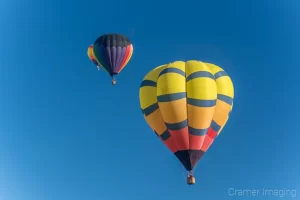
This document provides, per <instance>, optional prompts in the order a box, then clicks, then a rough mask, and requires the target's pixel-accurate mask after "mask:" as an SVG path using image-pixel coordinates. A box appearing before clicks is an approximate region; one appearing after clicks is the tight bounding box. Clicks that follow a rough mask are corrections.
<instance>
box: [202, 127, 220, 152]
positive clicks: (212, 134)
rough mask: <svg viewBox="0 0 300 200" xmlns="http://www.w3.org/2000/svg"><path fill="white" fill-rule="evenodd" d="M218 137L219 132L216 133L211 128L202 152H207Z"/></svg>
mask: <svg viewBox="0 0 300 200" xmlns="http://www.w3.org/2000/svg"><path fill="white" fill-rule="evenodd" d="M216 136H217V132H216V131H214V130H213V129H212V128H209V129H208V132H207V135H206V137H205V140H204V143H203V146H202V147H201V150H202V151H204V152H206V151H207V149H208V148H209V147H210V145H211V144H212V143H213V141H214V139H215V137H216Z"/></svg>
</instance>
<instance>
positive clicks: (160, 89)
mask: <svg viewBox="0 0 300 200" xmlns="http://www.w3.org/2000/svg"><path fill="white" fill-rule="evenodd" d="M170 66H171V67H170ZM172 68H177V69H180V70H182V71H183V72H184V62H174V63H171V64H169V65H168V66H167V67H165V68H164V69H172ZM185 91H186V88H185V77H184V76H182V75H180V74H178V73H174V72H168V73H165V74H163V75H161V76H160V77H159V78H158V81H157V96H160V95H164V94H173V93H178V92H185Z"/></svg>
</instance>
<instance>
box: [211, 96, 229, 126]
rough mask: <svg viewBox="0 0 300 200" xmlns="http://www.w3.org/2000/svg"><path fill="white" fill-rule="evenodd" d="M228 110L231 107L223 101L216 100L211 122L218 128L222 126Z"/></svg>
mask: <svg viewBox="0 0 300 200" xmlns="http://www.w3.org/2000/svg"><path fill="white" fill-rule="evenodd" d="M230 110H231V105H228V104H227V103H225V102H223V101H220V100H217V105H216V109H215V113H214V117H213V120H214V121H215V122H216V123H217V124H218V125H219V126H224V125H225V123H226V120H227V118H228V114H229V112H230Z"/></svg>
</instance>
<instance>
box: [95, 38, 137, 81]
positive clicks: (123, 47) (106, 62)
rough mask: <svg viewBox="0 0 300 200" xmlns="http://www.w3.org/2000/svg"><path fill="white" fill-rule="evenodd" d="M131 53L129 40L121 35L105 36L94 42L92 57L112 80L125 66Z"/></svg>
mask: <svg viewBox="0 0 300 200" xmlns="http://www.w3.org/2000/svg"><path fill="white" fill-rule="evenodd" d="M132 53H133V46H132V43H131V42H130V40H129V39H128V38H127V37H126V36H124V35H121V34H105V35H102V36H100V37H99V38H98V39H97V40H96V41H95V42H94V55H95V58H96V60H97V61H98V63H99V64H100V65H101V66H102V67H103V68H105V69H106V71H107V72H108V73H109V75H110V76H111V77H112V79H113V84H115V79H114V76H115V75H117V74H119V73H120V72H121V71H122V69H124V67H125V66H126V65H127V63H128V62H129V60H130V58H131V56H132Z"/></svg>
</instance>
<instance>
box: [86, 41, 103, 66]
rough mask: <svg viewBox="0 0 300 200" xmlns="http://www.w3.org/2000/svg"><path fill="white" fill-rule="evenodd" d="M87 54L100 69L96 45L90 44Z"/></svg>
mask: <svg viewBox="0 0 300 200" xmlns="http://www.w3.org/2000/svg"><path fill="white" fill-rule="evenodd" d="M87 55H88V57H89V59H90V60H91V61H92V62H93V63H94V64H95V65H96V66H97V69H98V70H100V67H101V66H100V64H99V63H98V62H97V60H96V58H95V55H94V45H92V44H91V45H90V46H89V47H88V51H87Z"/></svg>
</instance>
